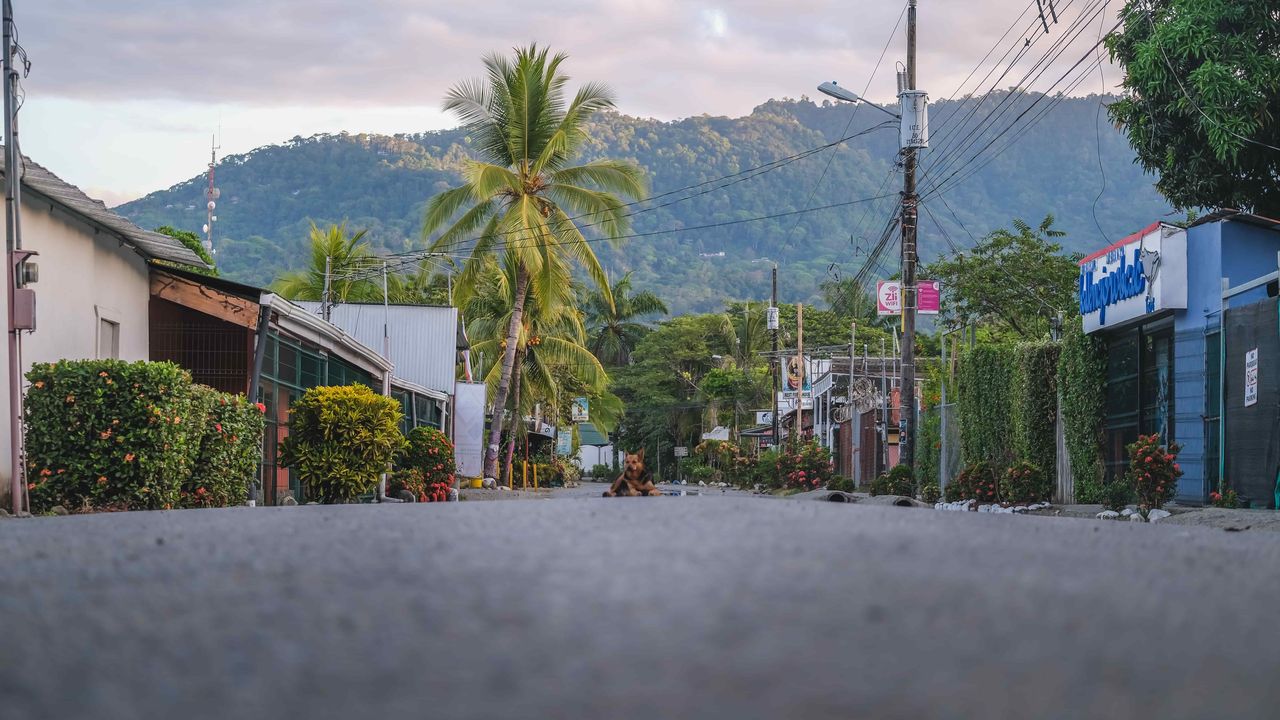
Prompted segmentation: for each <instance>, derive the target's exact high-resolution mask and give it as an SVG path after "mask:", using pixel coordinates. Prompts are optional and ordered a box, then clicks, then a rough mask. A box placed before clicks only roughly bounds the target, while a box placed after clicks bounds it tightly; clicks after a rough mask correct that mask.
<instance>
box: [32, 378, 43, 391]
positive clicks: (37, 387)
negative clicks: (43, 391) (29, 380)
mask: <svg viewBox="0 0 1280 720" xmlns="http://www.w3.org/2000/svg"><path fill="white" fill-rule="evenodd" d="M34 385H35V386H36V389H37V390H38V389H40V388H42V387H44V381H43V380H37V381H35V383H34Z"/></svg>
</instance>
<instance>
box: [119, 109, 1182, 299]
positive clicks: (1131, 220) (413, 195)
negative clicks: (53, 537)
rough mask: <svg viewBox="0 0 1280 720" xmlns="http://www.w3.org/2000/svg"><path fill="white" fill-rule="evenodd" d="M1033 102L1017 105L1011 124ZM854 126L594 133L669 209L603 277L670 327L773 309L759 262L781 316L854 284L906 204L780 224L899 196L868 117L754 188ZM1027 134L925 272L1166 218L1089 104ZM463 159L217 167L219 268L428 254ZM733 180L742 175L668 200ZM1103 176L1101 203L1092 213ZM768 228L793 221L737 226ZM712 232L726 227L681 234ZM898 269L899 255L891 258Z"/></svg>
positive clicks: (946, 112) (388, 150)
mask: <svg viewBox="0 0 1280 720" xmlns="http://www.w3.org/2000/svg"><path fill="white" fill-rule="evenodd" d="M1033 99H1034V96H1032V97H1024V98H1022V99H1020V100H1018V101H1016V102H1015V103H1014V106H1015V107H1014V111H1015V112H1016V111H1017V110H1018V106H1019V105H1021V106H1025V104H1026V103H1029V102H1031V101H1032V100H1033ZM967 102H969V103H972V102H974V101H972V100H969V101H967ZM987 102H988V103H990V102H992V100H991V99H988V100H987ZM956 110H957V106H956V104H955V103H948V102H941V103H938V104H936V105H934V106H933V108H932V109H931V117H932V118H933V123H934V125H935V128H936V129H935V132H934V145H933V147H931V148H930V149H929V150H927V151H925V153H924V168H925V171H926V175H925V176H924V178H923V180H922V192H924V191H926V190H927V189H928V187H930V183H931V182H940V181H942V180H943V179H944V178H945V177H946V176H947V175H948V174H950V173H951V171H952V168H947V167H935V170H936V171H937V176H936V177H935V176H932V175H928V174H927V173H928V171H929V170H930V167H931V165H930V163H931V162H932V161H933V159H936V158H941V157H943V153H945V152H946V150H947V148H948V147H954V146H955V143H959V142H961V141H962V139H963V136H964V133H951V132H948V125H949V124H950V123H948V122H947V121H948V119H949V116H952V114H953V113H955V112H956ZM963 110H964V108H960V112H961V113H962V112H963ZM852 111H853V108H852V106H849V105H826V104H824V105H817V104H815V103H813V102H811V101H809V100H799V101H791V100H781V101H780V100H773V101H769V102H767V103H765V104H763V105H761V106H759V107H758V108H756V109H755V110H754V111H753V112H752V113H751V114H750V115H748V116H746V117H741V118H724V117H695V118H688V119H685V120H680V121H676V122H660V121H657V120H649V119H642V118H634V117H628V116H625V115H619V114H607V115H602V116H600V117H598V118H596V119H595V121H594V122H593V123H592V125H591V130H590V132H591V135H592V142H591V143H590V145H589V147H588V148H587V149H586V151H585V152H586V154H587V155H588V156H596V155H602V156H603V155H607V156H610V157H614V158H629V159H633V160H635V161H636V162H638V163H639V164H640V165H641V166H643V167H644V168H645V169H646V171H647V172H648V174H649V179H650V183H651V186H652V195H654V196H660V195H661V196H662V197H655V199H654V200H653V201H651V202H647V203H642V204H639V205H637V206H636V210H637V214H636V215H635V216H634V218H633V225H634V227H633V233H634V234H636V235H639V236H640V237H634V238H631V239H629V240H627V241H626V242H624V243H622V244H620V245H619V246H617V247H601V248H599V249H598V251H599V252H600V254H601V259H602V261H603V262H604V263H605V266H606V267H608V268H610V269H611V270H614V271H616V272H619V273H620V272H623V271H627V270H633V271H635V281H634V282H635V286H636V287H637V288H639V289H650V290H653V291H655V292H657V293H658V294H659V295H660V296H661V297H662V298H664V299H665V300H666V301H667V304H668V305H669V306H670V307H671V309H672V311H673V312H674V313H681V312H687V311H707V310H716V309H719V308H721V307H722V305H723V302H724V300H725V299H728V298H736V299H750V298H761V297H764V296H765V295H766V294H767V292H768V287H767V284H768V266H767V264H765V263H756V264H752V263H751V262H750V261H751V260H752V259H756V258H762V257H763V258H770V259H772V260H776V261H778V262H779V264H780V265H781V266H782V269H781V273H780V278H781V282H780V290H781V294H782V296H783V299H785V300H787V301H813V300H815V299H817V297H818V285H819V283H821V282H822V281H823V280H824V279H827V278H829V277H832V276H833V275H841V276H847V275H850V274H852V273H854V272H856V270H857V268H858V267H859V266H860V265H861V264H862V263H863V262H864V261H865V260H866V256H867V251H868V250H869V249H870V248H871V247H872V246H873V245H874V244H875V240H876V238H877V236H878V235H879V234H880V231H881V229H882V228H883V227H884V224H885V222H886V220H887V219H888V218H889V215H890V212H891V208H892V205H893V204H894V203H896V202H897V200H896V197H889V198H886V199H883V200H879V201H875V202H866V203H860V204H845V205H841V206H840V207H834V208H831V209H827V210H821V211H817V212H812V213H805V214H792V215H785V213H791V212H793V211H796V210H801V209H805V208H812V207H818V206H826V205H834V204H840V203H849V202H851V201H855V200H858V199H861V198H868V197H874V196H879V195H893V194H894V193H896V191H897V190H898V189H900V187H901V176H900V174H899V173H895V172H891V171H892V170H893V163H894V159H895V156H896V146H897V134H896V130H891V129H879V130H875V129H872V126H874V125H876V124H878V123H880V122H881V121H882V120H885V119H887V118H886V117H885V116H884V115H882V114H880V113H878V112H875V111H872V110H869V109H863V110H861V111H859V112H858V114H857V116H856V117H855V119H854V122H853V125H852V126H851V127H850V129H849V131H848V133H847V134H850V135H851V134H855V133H858V132H861V131H868V132H867V133H866V134H865V135H862V136H860V137H857V138H855V139H853V140H850V141H849V142H847V143H845V144H844V145H841V146H840V147H839V148H838V149H836V150H827V151H824V152H820V153H815V154H812V155H809V156H806V157H803V158H801V159H798V160H795V161H794V162H789V163H785V164H779V166H777V167H776V168H775V169H773V170H771V171H768V172H763V173H752V172H744V171H748V170H750V169H752V168H755V167H759V166H761V165H766V164H768V163H773V162H775V161H778V160H780V159H782V158H788V157H790V156H793V155H796V154H799V153H803V152H805V151H806V150H810V149H811V148H815V147H819V146H822V145H824V144H827V143H830V142H833V141H835V140H837V139H839V138H840V137H842V134H844V133H845V128H846V125H847V124H848V123H849V118H850V114H851V113H852ZM956 115H957V116H958V115H959V113H956ZM952 129H954V128H952ZM1017 134H1018V133H1017V132H1015V133H1011V134H1010V136H1008V137H1006V138H1004V139H1002V140H1001V141H1000V142H998V143H996V144H995V145H993V146H992V148H991V149H990V150H989V151H988V152H986V153H985V154H983V155H982V156H981V158H982V159H983V160H987V159H990V162H989V164H987V165H985V166H982V167H981V170H980V171H979V172H977V174H975V175H973V176H972V177H971V178H969V179H968V180H966V181H965V182H963V183H961V184H958V185H956V186H955V187H954V189H951V190H949V191H948V192H946V193H945V195H943V196H933V197H928V198H927V199H926V201H925V203H924V206H925V211H924V212H922V213H921V218H920V232H921V253H922V256H923V258H924V259H925V260H929V259H932V258H933V257H934V256H936V255H937V254H938V253H939V252H943V251H945V250H947V248H948V247H949V245H951V244H954V245H956V246H967V245H971V244H972V243H973V241H972V240H971V239H970V233H972V235H973V236H980V235H984V234H986V233H987V232H989V231H990V230H991V229H993V228H995V227H998V226H1001V225H1007V224H1008V223H1009V221H1010V219H1011V218H1014V217H1023V218H1026V219H1027V220H1029V221H1031V222H1032V223H1033V224H1035V223H1036V222H1038V221H1039V219H1040V218H1042V217H1043V216H1044V215H1045V214H1046V213H1052V214H1054V215H1055V216H1056V217H1057V220H1058V223H1057V224H1058V226H1059V227H1060V228H1061V229H1063V230H1065V231H1067V233H1068V235H1067V238H1066V239H1065V243H1064V244H1065V246H1066V247H1068V248H1070V249H1074V250H1085V249H1088V248H1097V247H1101V246H1102V245H1104V244H1106V243H1107V242H1109V241H1110V240H1113V239H1115V238H1117V237H1119V236H1121V235H1123V234H1126V233H1128V232H1130V231H1132V230H1135V229H1137V228H1140V227H1142V226H1143V225H1146V224H1147V223H1149V222H1151V221H1152V220H1154V219H1157V218H1159V217H1161V216H1163V215H1164V214H1165V213H1167V212H1169V208H1168V205H1167V203H1165V202H1164V200H1163V199H1162V198H1161V197H1160V196H1159V195H1158V194H1157V193H1156V192H1155V190H1154V188H1153V186H1152V178H1151V177H1150V176H1144V175H1143V173H1142V171H1141V169H1140V168H1138V167H1137V166H1136V165H1135V164H1134V163H1133V152H1132V150H1131V149H1130V148H1129V146H1128V144H1127V142H1126V140H1125V138H1124V137H1123V136H1122V135H1120V134H1119V133H1118V132H1116V130H1115V129H1114V128H1112V127H1111V126H1110V125H1108V124H1107V121H1106V115H1105V113H1103V114H1102V116H1101V118H1099V115H1098V98H1097V97H1096V96H1095V97H1089V98H1078V99H1065V100H1063V101H1062V102H1061V103H1059V104H1057V105H1056V106H1055V107H1054V109H1053V111H1052V112H1050V113H1049V114H1047V115H1046V116H1045V117H1044V119H1043V121H1041V122H1040V123H1039V124H1038V125H1036V126H1034V127H1033V128H1032V129H1031V130H1030V131H1029V132H1026V133H1025V135H1022V136H1021V137H1020V139H1019V140H1018V141H1017V142H1016V143H1014V144H1012V145H1010V146H1009V147H1008V149H1005V150H1003V151H1002V152H997V151H1000V150H1001V149H1002V148H1004V146H1005V141H1006V140H1008V139H1010V138H1012V137H1013V136H1015V135H1017ZM981 146H982V143H978V144H977V145H976V146H975V147H973V150H975V151H976V150H977V149H978V148H979V147H981ZM468 152H469V151H468V138H467V137H466V133H465V132H464V131H462V130H449V131H442V132H429V133H419V134H403V135H396V136H394V137H391V136H373V135H346V134H343V135H324V136H316V137H311V138H300V137H295V138H294V139H292V140H290V141H289V142H287V143H285V144H283V145H278V146H268V147H263V148H259V149H257V150H254V151H253V152H250V153H247V154H244V155H236V156H230V157H228V158H226V159H225V160H223V161H222V162H221V163H220V164H219V166H218V185H219V187H221V189H222V199H221V201H220V203H219V208H218V216H219V221H218V224H217V234H218V237H217V238H216V239H215V243H216V245H217V248H218V255H217V261H218V264H219V266H220V268H221V270H222V272H223V273H224V274H226V275H228V276H230V277H233V278H237V279H240V280H244V281H248V282H254V283H266V282H269V281H270V280H271V279H272V278H273V277H274V276H276V275H277V274H278V273H279V272H281V271H283V270H286V269H289V268H294V267H297V266H299V265H301V264H302V262H303V260H304V257H305V255H304V253H303V252H302V248H303V244H304V243H305V240H306V237H307V227H308V224H309V222H310V221H313V220H314V221H315V222H318V223H327V222H340V221H342V220H346V221H348V223H349V224H350V225H351V226H352V227H353V228H356V229H367V230H368V231H369V233H368V237H369V239H370V240H371V241H372V242H373V244H374V245H375V247H377V248H378V249H379V250H380V251H401V250H405V249H409V248H413V247H421V246H423V245H424V244H425V240H424V239H423V238H421V237H420V234H419V226H420V220H421V215H422V209H423V205H424V203H425V202H426V200H427V199H428V198H429V197H430V196H432V195H433V194H435V193H438V192H440V191H442V190H445V189H447V188H448V187H450V186H452V185H453V184H455V183H456V182H457V181H458V177H459V170H460V168H461V166H462V162H463V160H464V159H465V158H467V157H468ZM829 160H830V165H829V167H828V161H829ZM979 166H980V163H979V164H974V165H972V166H970V168H977V167H979ZM824 171H825V172H824ZM737 173H743V174H741V175H737V176H735V177H732V178H730V179H729V180H727V181H725V182H722V183H711V184H708V185H703V186H700V187H696V188H694V189H693V190H690V191H686V192H678V193H674V194H669V195H663V194H664V193H670V192H671V191H673V190H678V189H681V188H687V187H690V186H696V185H698V184H700V183H707V182H708V181H713V180H716V179H718V178H722V177H725V176H730V175H735V174H737ZM1104 175H1105V192H1102V196H1101V198H1099V199H1097V202H1096V213H1095V198H1098V195H1099V192H1100V191H1102V190H1103V183H1104ZM963 176H964V173H961V174H960V175H958V176H957V179H958V178H960V177H963ZM819 178H821V182H820V183H819V182H818V181H819ZM726 183H732V184H728V185H726ZM203 187H204V178H203V177H198V178H193V179H192V180H190V181H187V182H185V183H181V184H179V185H176V186H174V187H172V188H169V189H168V190H163V191H159V192H155V193H152V194H150V195H148V196H146V197H144V198H141V199H139V200H136V201H133V202H130V203H127V204H125V205H123V206H121V207H120V208H119V210H120V211H121V212H122V213H124V214H125V215H127V216H129V217H130V218H132V219H133V220H134V221H135V222H138V223H139V224H141V225H143V226H146V227H156V226H159V225H172V226H174V227H178V228H184V229H195V230H198V229H199V227H200V225H201V224H203V222H204V198H203V195H202V193H203ZM815 187H816V190H815ZM691 195H692V196H693V197H690V196H691ZM942 198H945V200H946V204H944V203H943V202H942V201H941V200H942ZM948 205H949V207H948ZM771 215H782V217H776V218H773V219H768V220H763V221H758V222H739V223H735V222H734V221H741V220H747V219H750V218H755V217H760V216H771ZM1095 217H1096V221H1095ZM724 223H730V224H724ZM704 225H716V227H708V228H702V229H692V230H687V231H683V232H682V231H680V230H681V229H683V228H691V227H694V226H704ZM962 226H963V227H962ZM1099 226H1100V227H1101V231H1100V230H1099ZM666 231H673V232H666ZM587 232H588V233H589V232H590V229H588V230H587ZM1104 234H1105V237H1104ZM895 252H896V249H895V248H890V249H889V254H890V255H892V254H893V253H895ZM721 253H723V255H721ZM833 264H834V265H833ZM883 265H884V269H883V270H882V271H881V272H879V273H878V274H881V275H883V274H885V273H886V272H892V271H893V270H894V269H895V267H896V262H894V261H893V259H892V257H887V258H886V259H885V260H884V261H883Z"/></svg>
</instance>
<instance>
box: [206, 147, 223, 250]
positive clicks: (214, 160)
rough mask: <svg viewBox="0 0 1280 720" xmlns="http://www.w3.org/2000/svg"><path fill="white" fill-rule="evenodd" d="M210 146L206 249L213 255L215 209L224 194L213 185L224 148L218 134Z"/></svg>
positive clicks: (216, 217) (216, 219)
mask: <svg viewBox="0 0 1280 720" xmlns="http://www.w3.org/2000/svg"><path fill="white" fill-rule="evenodd" d="M209 147H210V150H209V187H208V189H206V190H205V191H204V197H205V200H206V201H207V202H206V203H205V208H207V209H208V215H206V217H205V223H204V249H205V250H206V251H208V253H209V254H210V255H213V254H214V252H215V251H214V249H213V224H214V223H215V222H217V221H218V216H217V215H214V214H213V211H214V210H216V209H217V207H218V196H219V195H221V194H222V191H221V190H219V189H218V188H216V187H214V185H213V169H214V166H215V165H217V164H218V150H220V149H222V146H221V145H219V144H218V136H217V135H214V136H213V137H212V139H211V140H210V141H209Z"/></svg>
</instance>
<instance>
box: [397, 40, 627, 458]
mask: <svg viewBox="0 0 1280 720" xmlns="http://www.w3.org/2000/svg"><path fill="white" fill-rule="evenodd" d="M565 59H566V56H565V55H563V54H557V55H554V56H551V55H549V53H548V51H547V50H546V49H539V48H538V47H537V46H536V45H531V46H529V47H527V48H520V49H517V50H516V52H515V56H514V58H507V57H503V56H500V55H491V56H489V57H487V58H485V60H484V64H485V67H486V69H487V70H488V77H487V79H484V80H473V81H470V82H463V83H461V84H459V85H456V86H454V88H453V89H451V90H450V91H449V94H448V96H447V98H446V100H445V109H446V110H448V111H450V112H453V113H455V114H457V115H458V116H459V117H460V118H461V119H462V120H463V122H464V123H465V124H466V126H467V131H468V133H469V137H470V138H471V140H472V143H473V147H474V148H475V151H476V152H477V154H478V155H479V158H480V159H477V160H468V161H466V162H465V163H464V164H463V172H462V174H463V177H464V178H465V182H464V183H463V184H462V185H461V186H459V187H456V188H453V189H451V190H447V191H445V192H443V193H440V194H439V195H436V196H435V197H433V198H431V200H430V202H429V203H428V205H427V211H426V218H425V220H424V222H423V228H422V231H423V234H424V235H427V236H429V235H431V234H433V233H436V232H437V231H441V230H442V229H443V232H440V235H439V236H438V237H437V238H436V240H435V241H434V243H433V245H432V247H433V249H436V250H446V249H448V250H456V249H457V248H458V246H459V244H460V243H463V242H467V241H470V240H474V244H473V245H472V247H471V256H470V259H469V260H468V262H467V263H466V265H464V267H463V271H462V274H461V276H460V277H459V283H460V284H464V285H465V284H469V283H471V282H472V278H473V276H474V275H475V274H476V273H479V272H481V271H482V269H483V260H484V258H486V257H487V256H488V255H490V254H491V253H496V252H501V253H504V254H506V255H507V256H509V258H510V262H511V265H512V266H513V268H514V270H515V278H514V280H515V283H514V290H515V292H514V296H513V301H512V312H511V317H510V320H509V323H508V326H507V332H506V340H507V345H506V347H505V348H503V353H502V363H501V365H500V366H499V368H500V369H499V379H498V386H497V389H496V390H495V391H494V395H493V407H494V413H493V423H492V425H491V431H490V432H491V438H494V439H496V438H498V437H501V434H502V426H503V420H504V418H503V415H504V411H505V408H506V405H507V400H508V395H509V393H510V391H511V377H512V373H513V372H514V368H515V363H516V349H517V346H518V342H517V341H518V338H519V335H520V330H521V327H522V316H523V314H524V311H525V302H526V299H527V298H528V296H529V294H530V292H531V289H532V291H533V292H536V293H541V294H546V295H550V294H551V293H552V292H553V287H554V286H555V285H556V284H558V283H563V282H564V278H565V277H566V275H567V272H566V266H567V265H569V264H571V263H573V262H576V263H578V264H579V265H581V266H582V268H583V269H584V270H585V271H586V273H587V275H588V277H590V278H591V280H592V281H593V282H594V283H595V284H596V285H597V286H598V287H599V288H600V289H601V290H602V291H603V292H605V293H609V283H608V279H607V278H606V277H605V273H604V270H603V269H602V268H601V267H600V262H599V260H598V259H597V258H596V255H595V252H594V251H593V250H592V248H591V244H590V243H589V242H588V241H587V238H586V237H585V236H584V235H583V233H582V228H580V227H579V226H578V224H577V220H576V219H577V218H586V219H587V221H588V222H589V224H590V225H592V226H593V228H594V230H595V231H596V232H598V233H599V234H601V235H603V236H604V237H607V238H618V237H620V236H622V235H623V234H625V233H626V230H627V227H628V215H627V213H626V210H625V206H624V204H623V202H622V200H620V199H619V197H618V196H619V195H622V196H626V197H633V198H639V197H643V196H644V193H645V187H644V181H643V174H642V172H641V170H640V168H639V167H637V166H636V165H634V164H632V163H629V162H623V161H617V160H607V159H602V160H594V161H591V162H587V163H585V164H581V165H573V164H572V163H573V161H574V160H575V158H576V157H577V156H578V154H579V151H580V150H581V149H582V147H583V145H584V143H585V142H586V140H587V139H588V138H587V132H586V129H585V126H584V123H585V122H586V120H587V119H588V118H589V117H590V116H591V115H593V114H595V113H596V112H598V111H601V110H606V109H609V108H612V107H613V106H614V99H613V94H612V92H611V91H610V90H609V89H608V88H607V87H606V86H604V85H601V84H598V83H587V84H585V85H583V86H582V87H581V88H580V89H579V90H578V92H577V94H576V95H575V96H574V97H573V99H572V100H569V99H567V97H566V95H565V85H566V83H567V82H568V79H569V78H568V77H567V76H566V75H564V74H562V73H561V71H560V66H561V65H562V64H563V63H564V61H565ZM585 224H586V223H584V225H585ZM609 297H610V300H612V296H611V294H610V295H609ZM497 470H498V446H497V443H496V442H493V441H490V442H489V443H488V444H487V449H486V452H485V463H484V473H485V475H486V476H490V477H494V476H496V474H497Z"/></svg>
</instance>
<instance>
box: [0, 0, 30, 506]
mask: <svg viewBox="0 0 1280 720" xmlns="http://www.w3.org/2000/svg"><path fill="white" fill-rule="evenodd" d="M3 52H4V63H3V71H4V161H5V162H4V185H5V193H4V209H5V249H6V250H7V252H6V253H5V265H6V268H7V269H6V271H5V282H6V285H5V292H6V297H7V298H8V311H9V312H8V315H9V317H8V323H7V329H8V331H9V357H8V361H9V367H8V368H7V369H8V371H9V450H10V453H11V455H10V457H9V472H10V476H9V479H10V482H11V484H10V489H11V492H12V493H13V496H12V498H11V499H12V501H13V514H14V515H17V514H18V513H20V512H22V511H23V510H24V507H23V502H22V497H23V494H24V493H23V491H24V490H25V488H26V485H25V484H23V482H22V463H23V458H22V455H23V447H22V439H23V438H22V422H23V418H22V341H21V338H20V335H19V333H20V330H18V328H17V327H16V326H15V323H14V297H15V295H16V294H17V293H16V292H15V291H16V290H17V288H18V262H19V261H18V259H17V256H18V253H19V252H20V251H21V250H22V240H21V238H20V236H19V233H20V232H21V226H20V225H19V223H18V212H19V209H20V206H21V204H22V200H21V192H22V184H21V183H22V178H21V170H20V167H21V165H22V158H20V157H19V156H18V142H17V136H18V123H17V102H16V100H17V98H15V97H14V85H15V84H16V83H17V75H18V73H17V70H15V69H14V67H13V3H11V2H10V0H4V48H3Z"/></svg>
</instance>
